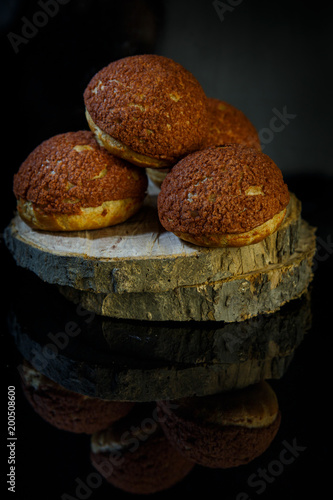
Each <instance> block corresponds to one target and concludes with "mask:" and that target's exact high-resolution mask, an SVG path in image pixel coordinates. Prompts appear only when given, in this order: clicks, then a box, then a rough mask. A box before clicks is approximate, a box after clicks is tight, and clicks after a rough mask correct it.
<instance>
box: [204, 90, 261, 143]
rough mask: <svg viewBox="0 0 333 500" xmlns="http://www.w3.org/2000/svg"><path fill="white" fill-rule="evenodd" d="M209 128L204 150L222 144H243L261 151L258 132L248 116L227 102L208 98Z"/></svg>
mask: <svg viewBox="0 0 333 500" xmlns="http://www.w3.org/2000/svg"><path fill="white" fill-rule="evenodd" d="M207 104H208V115H209V126H208V133H207V135H206V138H205V141H204V144H203V149H204V148H207V147H209V146H221V145H222V144H231V143H235V144H243V145H244V146H249V147H251V148H255V149H258V150H259V151H260V150H261V145H260V140H259V135H258V132H257V130H256V128H255V126H254V125H253V124H252V122H251V121H250V120H249V119H248V118H247V116H246V115H245V114H244V113H243V111H241V110H240V109H237V108H236V107H235V106H232V105H231V104H229V103H228V102H226V101H221V100H220V99H215V98H212V97H209V98H207Z"/></svg>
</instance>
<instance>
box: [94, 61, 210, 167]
mask: <svg viewBox="0 0 333 500" xmlns="http://www.w3.org/2000/svg"><path fill="white" fill-rule="evenodd" d="M84 103H85V108H86V117H87V121H88V124H89V127H90V129H91V130H92V131H93V132H94V134H95V135H96V137H97V139H98V141H99V142H100V143H101V144H102V145H103V146H104V147H105V148H107V149H108V150H109V151H110V152H111V153H113V154H115V155H117V156H120V157H122V158H125V159H126V160H128V161H130V162H132V163H134V164H136V165H138V166H140V167H148V168H167V167H169V166H172V165H173V164H174V163H175V162H176V161H177V160H179V158H181V157H183V156H185V155H187V154H189V153H191V152H193V151H196V150H197V149H199V148H200V147H201V145H202V143H203V140H204V137H205V134H206V133H207V127H208V111H207V99H206V96H205V93H204V91H203V89H202V87H201V85H200V84H199V82H198V81H197V80H196V78H195V77H194V76H193V75H192V74H191V73H190V72H189V71H188V70H186V69H185V68H184V67H183V66H182V65H180V64H179V63H176V62H175V61H173V60H171V59H169V58H167V57H164V56H160V55H153V54H143V55H136V56H129V57H125V58H123V59H119V60H117V61H114V62H111V63H110V64H109V65H107V66H106V67H104V68H102V69H101V70H100V71H99V72H98V73H97V74H95V75H94V76H93V78H92V79H91V81H90V82H89V84H88V85H87V87H86V89H85V91H84Z"/></svg>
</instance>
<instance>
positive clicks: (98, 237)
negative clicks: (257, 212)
mask: <svg viewBox="0 0 333 500" xmlns="http://www.w3.org/2000/svg"><path fill="white" fill-rule="evenodd" d="M300 221H301V204H300V202H299V201H298V200H297V198H296V197H295V196H294V195H291V202H290V204H289V207H288V212H287V215H286V218H285V220H284V222H283V223H282V225H281V227H280V228H279V229H278V231H276V232H275V233H274V234H273V235H271V236H269V237H268V238H266V239H265V240H264V241H262V242H260V243H257V244H254V245H250V246H247V247H242V248H223V249H222V248H221V249H218V248H215V249H212V248H202V247H199V246H195V245H192V244H189V243H186V242H184V241H182V240H180V239H179V238H177V237H176V236H175V235H174V234H172V233H170V232H167V231H165V230H164V229H163V228H162V227H161V225H160V223H159V220H158V215H157V209H156V194H154V192H152V194H149V196H148V197H147V199H146V202H145V205H144V207H143V208H142V210H141V211H140V212H139V213H138V214H137V215H135V216H134V217H132V218H131V219H130V220H128V221H127V222H125V223H123V224H119V225H117V226H114V227H110V228H106V229H102V230H95V231H82V232H71V233H63V232H62V233H50V232H41V231H34V230H32V229H31V228H29V227H28V226H27V225H26V224H25V223H24V222H23V221H21V219H20V218H19V217H18V216H16V217H15V218H14V219H13V220H12V222H11V224H10V225H9V226H8V228H6V231H5V240H6V243H7V246H8V247H9V249H10V251H11V253H12V254H13V256H14V258H15V260H16V262H17V263H18V264H19V265H20V266H22V267H24V268H27V269H30V270H31V271H33V272H34V273H36V274H37V275H38V276H39V277H40V278H42V279H43V280H44V281H46V282H48V283H55V284H58V285H62V286H71V287H73V288H75V289H78V290H87V291H94V292H101V293H122V292H135V293H139V292H153V293H164V292H168V291H173V290H175V289H177V288H179V287H182V286H196V285H200V284H203V285H205V284H206V283H215V282H216V281H219V280H224V279H228V278H233V277H234V276H236V275H244V274H246V273H251V272H254V271H257V270H260V269H265V268H267V266H271V265H275V264H282V263H284V262H286V261H287V260H288V259H289V258H290V256H291V255H292V254H293V253H294V251H295V249H296V245H297V242H298V238H299V228H300Z"/></svg>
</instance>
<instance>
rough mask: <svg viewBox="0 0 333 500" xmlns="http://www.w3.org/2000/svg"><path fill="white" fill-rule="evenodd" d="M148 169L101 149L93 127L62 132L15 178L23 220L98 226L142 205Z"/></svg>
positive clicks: (62, 226)
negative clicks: (89, 129)
mask: <svg viewBox="0 0 333 500" xmlns="http://www.w3.org/2000/svg"><path fill="white" fill-rule="evenodd" d="M147 185H148V181H147V176H146V173H145V172H144V171H143V170H142V169H139V168H138V167H135V166H134V165H132V164H130V163H128V162H126V161H125V160H122V159H120V158H117V157H115V156H113V155H111V154H110V153H108V152H107V151H106V150H105V149H104V148H103V147H101V146H100V145H99V144H98V143H97V141H96V139H95V137H94V135H93V133H92V132H91V131H88V130H85V131H78V132H67V133H64V134H59V135H56V136H54V137H51V138H50V139H47V140H46V141H44V142H42V143H41V144H40V145H39V146H37V147H36V148H35V149H34V150H33V151H32V152H31V153H30V154H29V156H28V157H27V159H26V160H25V161H24V162H23V163H22V165H21V166H20V168H19V171H18V172H17V173H16V174H15V176H14V186H13V189H14V194H15V196H16V198H17V210H18V213H19V215H20V216H21V218H22V219H23V220H24V221H25V222H26V223H27V224H28V225H29V226H31V227H32V228H34V229H41V230H47V231H78V230H85V229H98V228H103V227H107V226H112V225H115V224H118V223H120V222H124V221H125V220H127V219H128V218H129V217H131V216H132V215H133V214H134V213H136V212H137V211H138V210H139V208H140V207H141V205H142V203H143V200H144V198H145V195H146V189H147Z"/></svg>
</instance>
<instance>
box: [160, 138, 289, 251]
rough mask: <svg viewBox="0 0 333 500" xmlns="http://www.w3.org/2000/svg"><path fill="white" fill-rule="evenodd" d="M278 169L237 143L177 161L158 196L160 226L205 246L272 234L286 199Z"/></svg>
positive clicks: (254, 240) (247, 241) (244, 242)
mask: <svg viewBox="0 0 333 500" xmlns="http://www.w3.org/2000/svg"><path fill="white" fill-rule="evenodd" d="M289 198H290V195H289V191H288V187H287V185H286V184H285V182H284V180H283V176H282V173H281V170H280V169H279V168H278V167H277V166H276V164H275V163H274V162H273V161H272V160H271V159H270V158H269V157H268V156H267V155H265V154H264V153H262V152H259V151H257V150H256V149H252V148H248V147H246V146H243V145H238V144H226V145H224V146H217V147H210V148H207V149H205V150H202V151H197V152H195V153H192V154H191V155H188V156H187V157H185V158H183V159H182V160H181V161H180V162H178V163H177V164H176V165H175V166H174V167H173V168H172V170H171V172H170V173H169V174H168V175H167V176H166V178H165V179H164V181H163V184H162V186H161V191H160V193H159V195H158V201H157V206H158V215H159V219H160V222H161V224H162V226H163V227H164V228H165V229H166V230H167V231H170V232H173V233H174V234H176V235H177V236H178V237H179V238H181V239H183V240H186V241H189V242H191V243H194V244H197V245H201V246H208V247H226V246H236V247H237V246H244V245H249V244H252V243H257V242H259V241H261V240H262V239H264V238H266V237H267V236H268V235H270V234H272V233H273V232H274V231H276V229H277V228H278V227H279V226H280V224H281V223H282V221H283V219H284V217H285V213H286V207H287V205H288V203H289Z"/></svg>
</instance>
